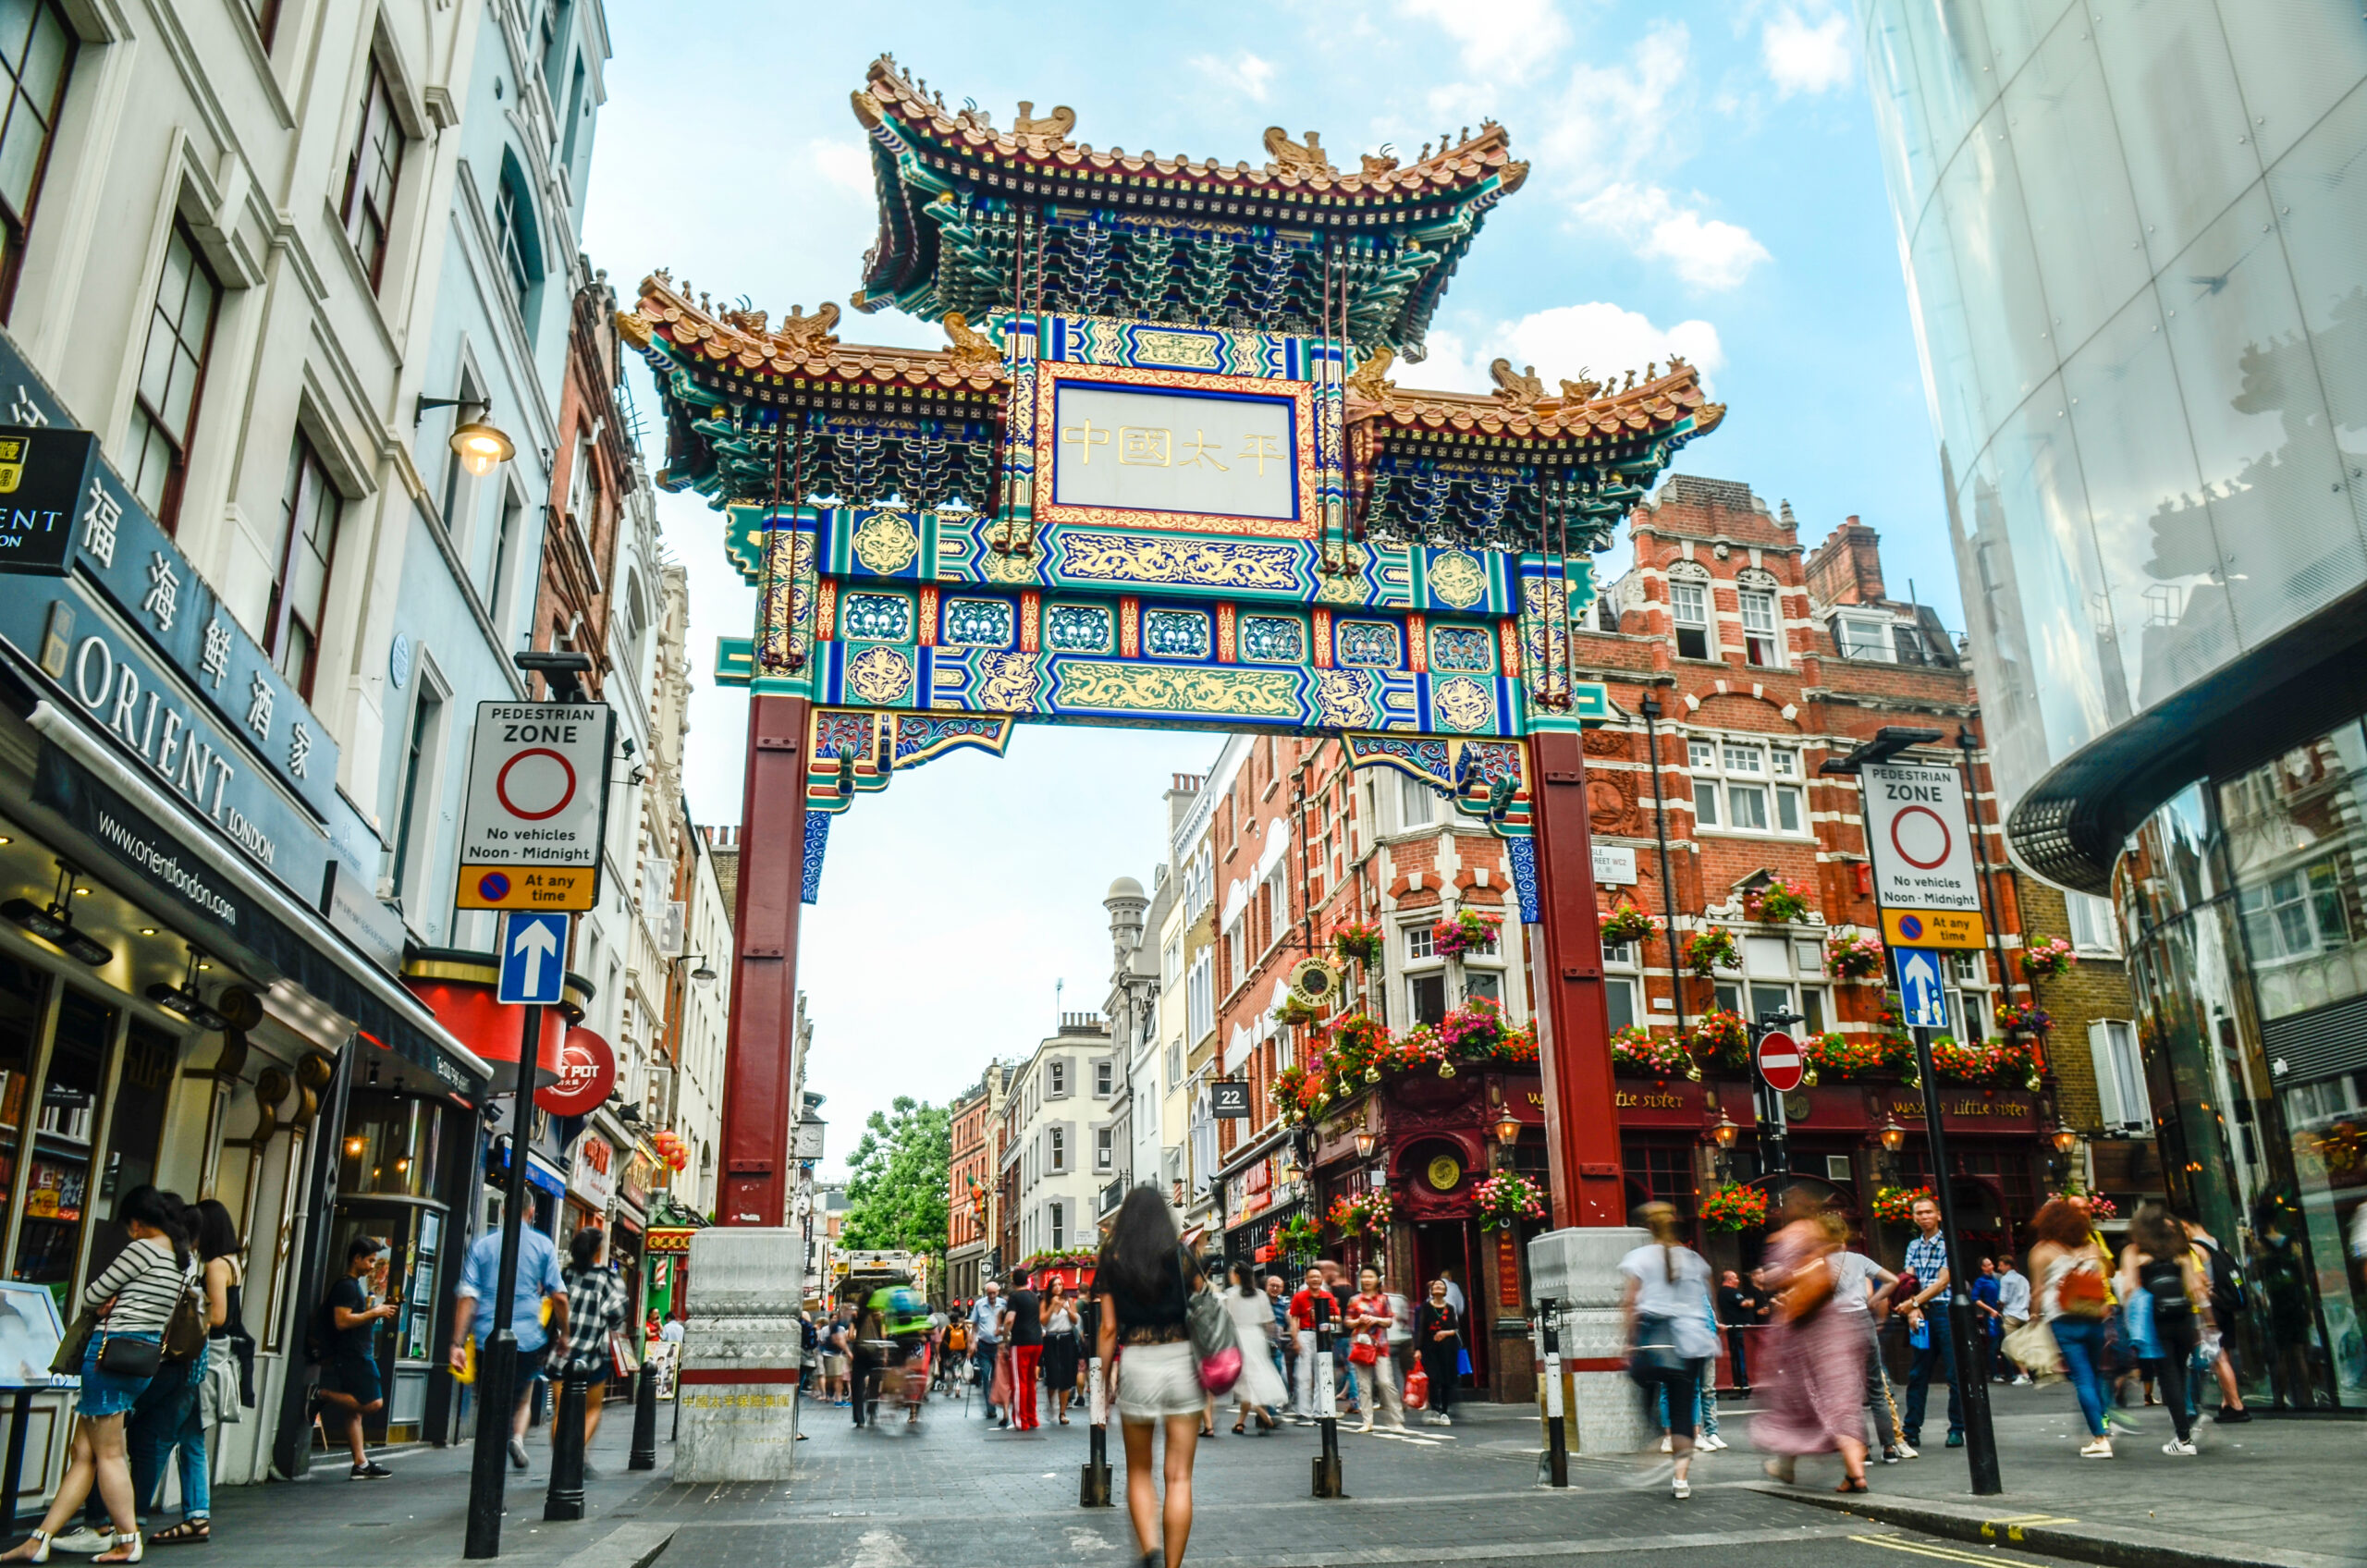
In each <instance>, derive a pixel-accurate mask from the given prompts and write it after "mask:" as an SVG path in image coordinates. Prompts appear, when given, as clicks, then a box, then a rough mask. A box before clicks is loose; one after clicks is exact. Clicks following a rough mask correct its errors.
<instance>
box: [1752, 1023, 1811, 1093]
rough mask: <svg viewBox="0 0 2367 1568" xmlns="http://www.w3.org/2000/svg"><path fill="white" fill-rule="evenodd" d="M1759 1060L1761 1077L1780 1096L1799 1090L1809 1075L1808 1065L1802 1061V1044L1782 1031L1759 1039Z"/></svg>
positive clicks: (1769, 1033) (1771, 1031) (1773, 1031)
mask: <svg viewBox="0 0 2367 1568" xmlns="http://www.w3.org/2000/svg"><path fill="white" fill-rule="evenodd" d="M1757 1059H1758V1062H1759V1076H1760V1078H1761V1079H1763V1080H1764V1081H1765V1082H1766V1084H1767V1086H1768V1087H1769V1088H1771V1089H1772V1090H1774V1091H1775V1092H1776V1093H1777V1094H1779V1095H1788V1094H1790V1093H1791V1092H1792V1091H1793V1090H1794V1089H1797V1088H1798V1087H1799V1086H1800V1080H1801V1079H1802V1078H1804V1077H1805V1076H1807V1073H1808V1063H1806V1062H1805V1061H1803V1060H1800V1043H1799V1042H1798V1041H1797V1040H1795V1039H1793V1038H1792V1036H1790V1035H1786V1034H1784V1031H1782V1030H1781V1029H1770V1030H1769V1031H1768V1032H1767V1033H1766V1034H1764V1035H1760V1037H1759V1050H1758V1053H1757Z"/></svg>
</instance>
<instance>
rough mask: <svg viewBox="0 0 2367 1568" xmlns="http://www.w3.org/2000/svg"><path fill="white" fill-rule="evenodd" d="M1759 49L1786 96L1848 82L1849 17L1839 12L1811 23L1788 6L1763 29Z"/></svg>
mask: <svg viewBox="0 0 2367 1568" xmlns="http://www.w3.org/2000/svg"><path fill="white" fill-rule="evenodd" d="M1759 52H1760V58H1762V59H1763V60H1764V61H1765V62H1766V64H1767V74H1768V75H1769V76H1770V77H1772V79H1773V80H1774V82H1775V86H1776V89H1777V91H1778V92H1781V93H1782V94H1783V96H1784V97H1786V98H1789V97H1790V96H1791V95H1792V94H1793V93H1795V92H1827V91H1829V90H1830V89H1833V88H1835V87H1843V86H1846V85H1847V84H1848V81H1849V68H1850V60H1849V24H1848V18H1846V17H1843V16H1840V15H1837V14H1836V15H1834V16H1830V17H1827V18H1824V20H1822V21H1821V22H1815V23H1811V22H1809V20H1808V19H1807V18H1804V17H1802V16H1801V15H1800V13H1799V12H1798V11H1797V10H1795V9H1793V8H1792V7H1791V6H1784V9H1783V10H1782V11H1780V12H1778V13H1777V14H1776V15H1775V16H1774V17H1772V18H1770V19H1769V21H1768V23H1767V25H1766V27H1765V28H1763V29H1761V30H1760V34H1759Z"/></svg>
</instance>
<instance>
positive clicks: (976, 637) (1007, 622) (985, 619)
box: [942, 599, 1012, 648]
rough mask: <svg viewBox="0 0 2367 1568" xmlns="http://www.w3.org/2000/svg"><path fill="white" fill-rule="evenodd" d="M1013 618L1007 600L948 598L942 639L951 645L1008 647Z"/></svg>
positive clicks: (1009, 603)
mask: <svg viewBox="0 0 2367 1568" xmlns="http://www.w3.org/2000/svg"><path fill="white" fill-rule="evenodd" d="M1011 628H1012V608H1011V601H1009V600H1008V599H948V600H947V601H946V602H945V636H944V638H943V639H942V641H943V643H944V644H945V646H947V647H949V648H1008V647H1010V646H1011V643H1012V631H1011Z"/></svg>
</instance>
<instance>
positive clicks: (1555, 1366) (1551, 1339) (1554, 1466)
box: [1537, 1296, 1570, 1487]
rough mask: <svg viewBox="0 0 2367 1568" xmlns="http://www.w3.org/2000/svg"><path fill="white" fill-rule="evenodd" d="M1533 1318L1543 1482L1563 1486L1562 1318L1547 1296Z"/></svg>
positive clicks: (1566, 1451) (1566, 1450)
mask: <svg viewBox="0 0 2367 1568" xmlns="http://www.w3.org/2000/svg"><path fill="white" fill-rule="evenodd" d="M1537 1320H1538V1327H1539V1330H1540V1333H1539V1337H1540V1338H1541V1339H1542V1340H1543V1341H1545V1484H1546V1485H1547V1486H1550V1487H1566V1486H1568V1485H1569V1484H1570V1434H1569V1432H1568V1430H1567V1429H1566V1428H1565V1427H1564V1425H1563V1413H1562V1320H1561V1318H1560V1317H1559V1316H1558V1315H1557V1314H1556V1313H1555V1311H1554V1309H1553V1298H1552V1297H1551V1296H1546V1297H1543V1298H1542V1299H1540V1300H1539V1302H1538V1304H1537Z"/></svg>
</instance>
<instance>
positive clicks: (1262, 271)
mask: <svg viewBox="0 0 2367 1568" xmlns="http://www.w3.org/2000/svg"><path fill="white" fill-rule="evenodd" d="M853 103H854V113H855V118H856V119H857V120H858V121H860V122H861V123H862V125H863V127H864V129H865V131H866V132H868V133H869V135H870V138H871V146H872V159H873V165H874V168H875V170H876V172H877V179H878V189H879V220H880V221H879V237H878V239H877V242H876V243H875V244H874V245H873V247H872V249H871V252H870V254H869V255H868V256H867V257H866V258H865V267H864V287H863V289H862V291H861V292H860V293H858V294H857V295H856V296H855V299H854V304H855V307H856V308H857V309H858V310H863V311H875V310H880V309H884V308H886V307H888V306H889V305H894V306H896V307H898V308H900V309H902V310H907V311H911V312H914V313H915V314H919V315H923V316H936V315H938V314H940V313H942V312H945V311H947V310H960V311H965V312H969V313H970V314H971V315H973V316H975V315H979V314H982V313H983V312H986V311H987V310H991V309H996V308H1009V307H1012V306H1013V305H1016V304H1018V303H1020V302H1021V293H1022V289H1021V282H1022V280H1023V279H1024V281H1025V284H1026V288H1027V289H1028V290H1029V291H1030V295H1029V298H1028V299H1027V300H1025V303H1026V304H1027V305H1028V306H1029V307H1030V308H1035V307H1037V306H1040V307H1041V308H1044V309H1049V310H1057V311H1063V312H1072V313H1075V314H1083V315H1119V316H1127V317H1133V318H1135V319H1142V320H1164V319H1176V320H1181V319H1185V318H1186V317H1187V316H1188V317H1189V318H1191V319H1196V320H1202V321H1215V322H1219V323H1221V324H1224V325H1236V326H1246V327H1252V328H1257V329H1259V330H1265V331H1287V332H1295V333H1303V334H1306V335H1310V336H1331V335H1332V334H1327V333H1325V332H1324V330H1323V327H1324V324H1323V322H1322V319H1321V311H1322V306H1323V301H1324V300H1326V299H1327V298H1331V294H1330V292H1329V290H1330V289H1331V287H1332V286H1333V283H1334V282H1344V284H1345V291H1346V294H1347V297H1348V299H1349V300H1350V304H1349V318H1350V336H1351V337H1354V338H1355V340H1356V342H1357V343H1358V345H1359V346H1360V347H1363V348H1367V349H1370V348H1374V347H1387V348H1390V349H1393V350H1395V351H1398V352H1402V353H1406V354H1408V355H1409V356H1410V357H1413V358H1419V357H1420V350H1421V344H1422V337H1423V334H1424V332H1425V331H1426V330H1427V327H1428V325H1429V319H1430V316H1431V314H1432V312H1434V311H1435V310H1436V309H1437V306H1438V302H1439V300H1440V298H1441V296H1442V295H1443V293H1444V292H1445V288H1446V280H1447V277H1448V276H1449V275H1450V274H1452V273H1453V270H1454V264H1455V263H1457V262H1458V261H1460V260H1461V258H1462V255H1463V253H1464V251H1466V250H1467V249H1468V248H1469V246H1470V243H1471V240H1472V238H1473V237H1474V236H1475V235H1476V234H1477V233H1478V227H1479V223H1480V221H1481V219H1482V217H1483V216H1484V215H1485V214H1486V212H1487V210H1488V209H1489V208H1490V207H1491V206H1493V205H1494V204H1495V203H1496V202H1498V201H1500V200H1502V198H1503V197H1505V196H1507V195H1509V194H1510V193H1512V192H1513V191H1515V190H1518V189H1519V188H1520V186H1521V184H1522V182H1523V181H1524V180H1526V179H1527V176H1528V165H1527V164H1525V163H1522V162H1520V161H1519V160H1517V159H1515V158H1514V157H1513V156H1512V153H1511V150H1510V149H1511V138H1510V137H1509V135H1508V134H1507V133H1506V132H1505V130H1504V129H1503V128H1502V126H1500V125H1497V124H1495V123H1493V122H1492V121H1490V122H1484V123H1483V124H1482V125H1481V126H1480V128H1479V130H1478V134H1477V135H1473V134H1470V133H1469V132H1468V130H1467V129H1466V132H1464V133H1463V134H1461V135H1459V136H1458V137H1457V138H1456V139H1455V140H1453V141H1452V142H1449V141H1447V140H1446V139H1445V138H1443V137H1442V138H1441V141H1440V146H1439V150H1438V151H1437V152H1436V153H1431V152H1430V151H1429V146H1428V145H1427V144H1426V145H1425V146H1424V148H1423V153H1422V155H1421V156H1419V157H1417V159H1416V160H1415V161H1414V162H1412V163H1401V162H1400V161H1399V160H1398V159H1397V158H1396V157H1394V156H1392V155H1387V154H1365V155H1363V156H1362V157H1360V158H1359V159H1358V162H1357V166H1356V167H1355V169H1353V170H1343V169H1341V168H1339V167H1336V166H1335V165H1333V164H1332V162H1331V153H1330V152H1329V151H1328V150H1327V149H1325V148H1324V147H1323V145H1322V139H1321V137H1320V135H1319V134H1318V132H1314V131H1308V132H1306V133H1305V134H1304V135H1303V136H1302V137H1301V138H1299V139H1297V140H1294V139H1293V138H1292V137H1291V136H1290V134H1289V133H1288V132H1287V131H1285V130H1284V129H1282V128H1281V127H1279V126H1276V127H1271V128H1269V129H1268V130H1267V131H1266V134H1265V137H1264V143H1265V150H1266V153H1267V157H1266V160H1265V161H1264V162H1263V163H1262V164H1258V165H1251V164H1250V163H1248V162H1247V161H1245V160H1241V161H1236V162H1234V163H1233V164H1230V165H1227V164H1221V163H1219V162H1218V161H1217V160H1215V159H1213V158H1200V159H1195V158H1191V157H1188V156H1174V157H1164V158H1162V157H1159V156H1158V155H1157V154H1156V153H1151V152H1149V151H1147V150H1146V151H1144V152H1142V153H1127V152H1125V151H1124V150H1123V149H1122V148H1116V147H1112V148H1109V149H1107V150H1102V149H1097V148H1095V147H1093V146H1091V145H1089V144H1087V143H1085V142H1082V141H1075V140H1073V137H1072V134H1071V133H1072V132H1073V130H1074V129H1075V128H1076V123H1077V116H1076V113H1075V111H1074V110H1073V109H1070V108H1068V107H1066V106H1062V107H1060V108H1056V109H1054V110H1053V111H1052V112H1051V113H1050V114H1049V115H1044V116H1036V115H1035V114H1033V113H1032V110H1033V105H1032V104H1021V105H1020V116H1019V117H1018V118H1017V120H1015V121H1014V122H1013V124H1012V127H1011V128H1009V129H1001V128H998V127H997V126H996V125H994V123H993V121H992V119H991V117H990V116H988V115H987V112H986V111H984V110H981V109H978V108H976V107H975V106H965V107H963V108H961V109H958V110H954V109H948V108H947V107H946V106H945V104H944V101H943V95H942V94H941V93H938V94H934V95H932V94H931V93H929V92H927V91H926V88H925V86H923V85H922V84H920V83H918V82H917V81H915V80H910V79H908V78H906V77H905V76H904V74H903V73H902V71H901V69H900V68H899V67H898V66H897V64H896V62H895V61H894V60H893V59H892V58H890V57H889V56H886V55H882V56H881V57H880V58H879V59H878V60H877V61H874V62H873V64H872V67H871V70H870V72H869V75H868V76H867V77H866V79H865V85H864V86H863V88H862V89H860V90H859V91H857V92H855V93H854V94H853Z"/></svg>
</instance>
